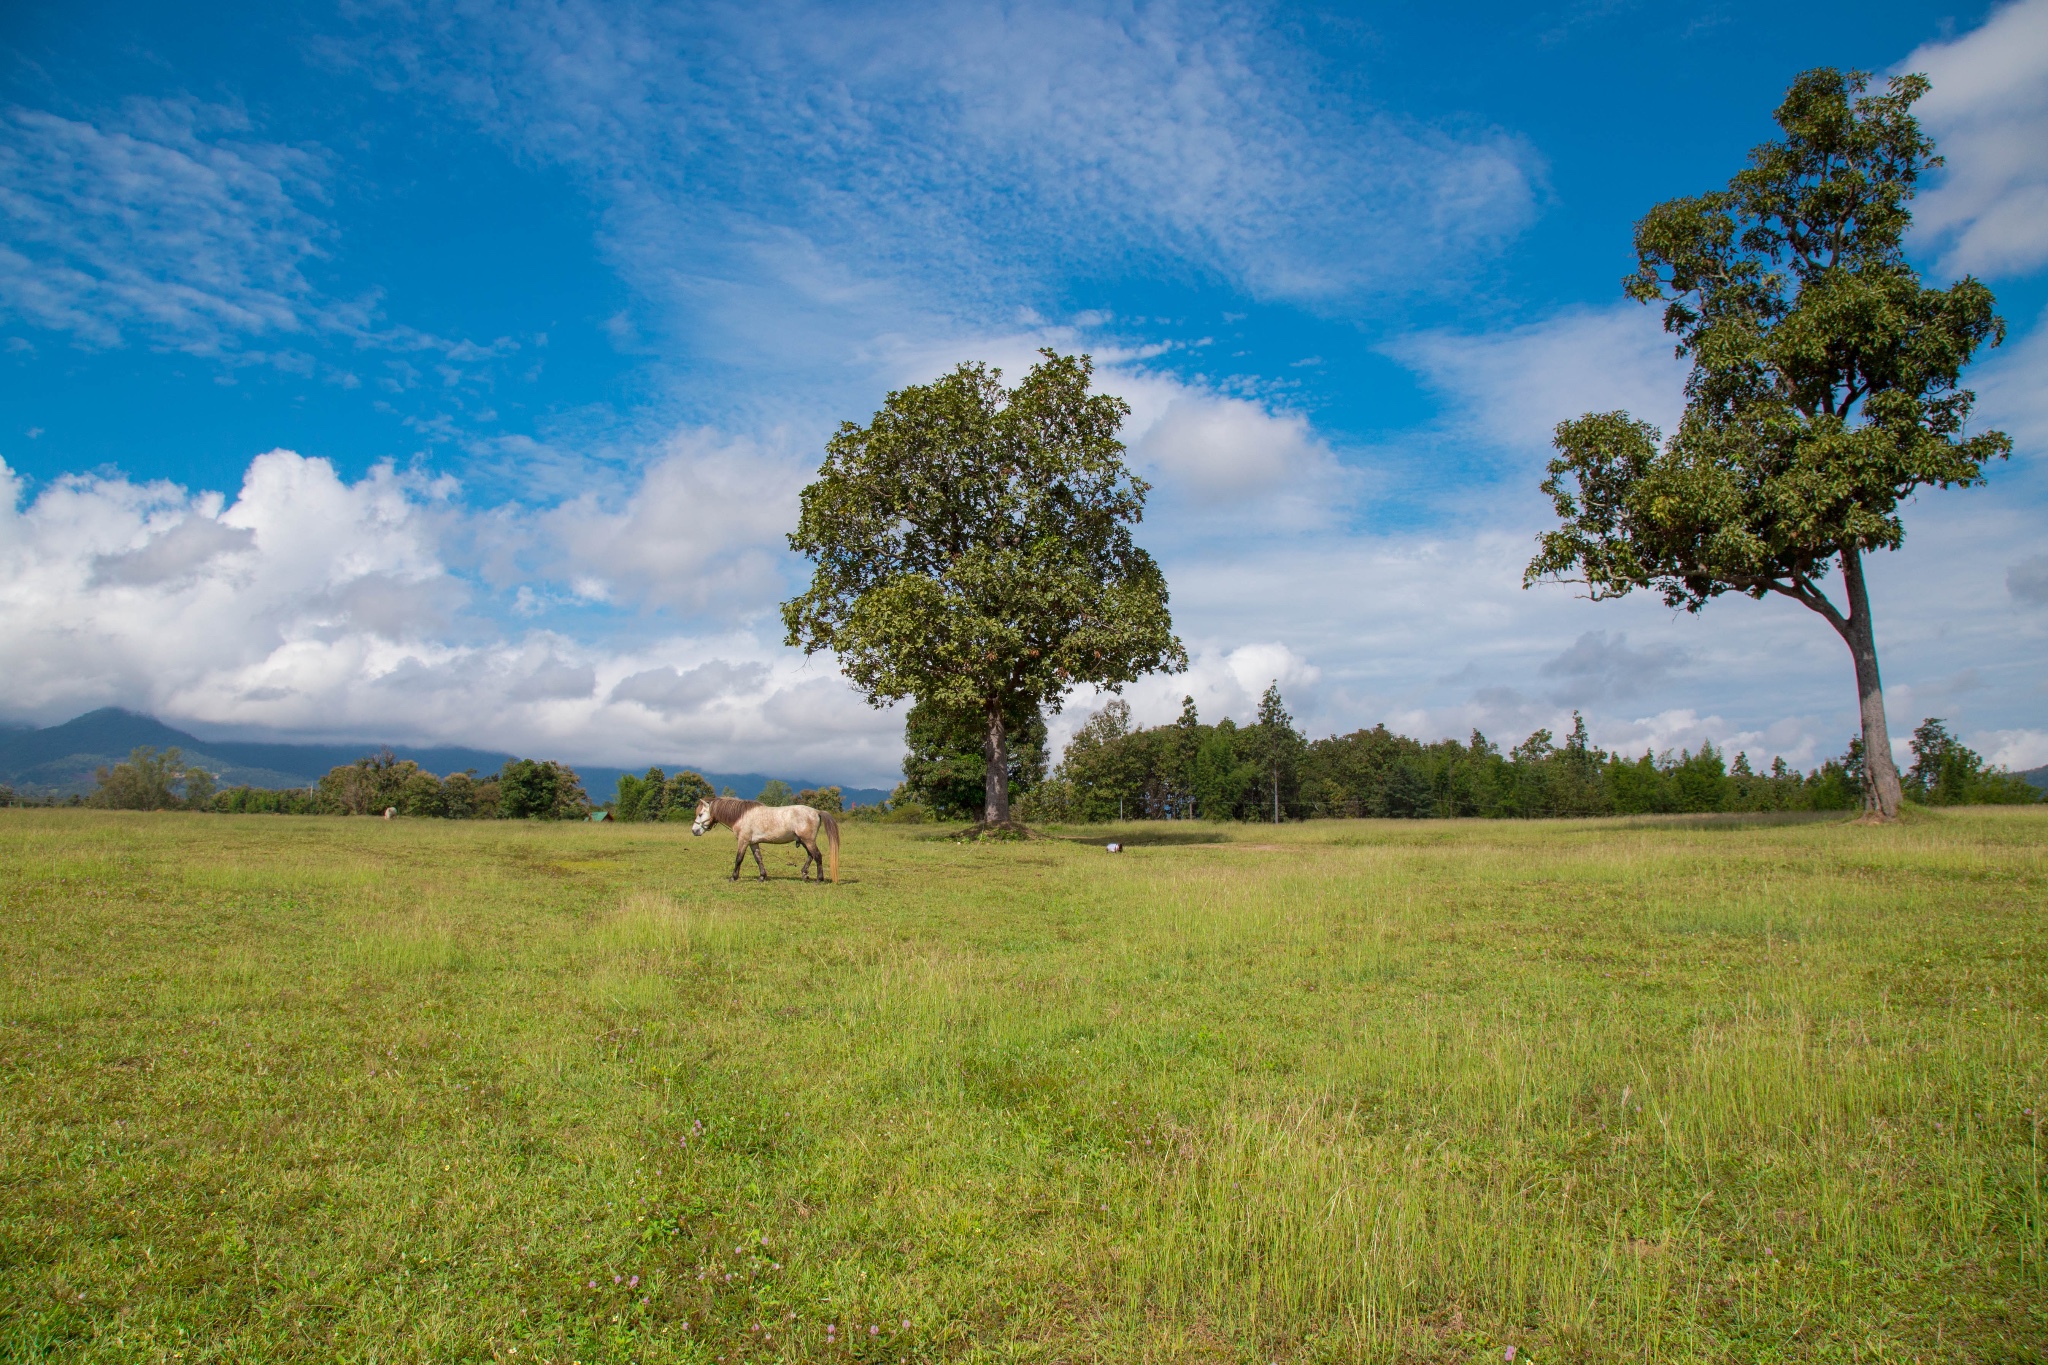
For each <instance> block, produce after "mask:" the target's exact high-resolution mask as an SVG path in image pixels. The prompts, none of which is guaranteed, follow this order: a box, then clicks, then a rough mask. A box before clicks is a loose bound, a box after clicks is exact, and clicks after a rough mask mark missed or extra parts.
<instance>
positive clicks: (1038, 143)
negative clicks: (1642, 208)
mask: <svg viewBox="0 0 2048 1365" xmlns="http://www.w3.org/2000/svg"><path fill="white" fill-rule="evenodd" d="M396 8H397V7H393V9H396ZM393 9H380V10H377V11H373V12H372V15H373V17H374V20H375V22H376V23H377V30H376V31H375V32H371V31H369V30H368V28H367V26H366V27H365V30H364V33H363V38H362V41H361V43H360V44H359V45H358V46H357V47H355V48H353V49H344V48H335V49H333V52H334V54H335V59H336V60H337V61H339V62H344V63H356V64H358V65H360V67H361V68H362V69H363V70H364V71H366V72H368V73H369V74H370V75H372V77H373V78H375V79H379V80H385V81H396V82H403V83H405V84H408V85H410V86H412V87H414V88H417V89H421V90H425V91H430V92H432V93H434V94H435V95H436V96H438V97H439V98H441V99H443V100H445V101H447V102H448V103H450V104H452V106H453V107H454V108H456V109H457V110H458V111H459V112H460V113H461V114H462V115H464V116H466V117H468V118H470V119H472V120H473V121H475V122H476V123H477V124H479V125H480V126H482V127H484V128H486V129H487V130H489V131H490V132H492V133H493V134H494V135H496V136H498V137H500V138H502V139H504V140H505V141H506V142H507V143H509V144H510V145H512V146H514V147H516V148H517V149H518V150H519V152H520V153H521V154H522V155H526V156H533V157H538V158H541V159H544V160H546V161H550V162H553V163H556V164H560V165H563V166H566V167H569V168H570V169H571V170H572V171H574V172H575V173H577V174H578V175H579V176H580V177H581V179H582V180H583V183H584V184H585V186H586V187H587V189H588V191H589V192H590V193H591V194H592V195H593V196H594V197H595V198H597V200H598V201H599V202H600V204H601V205H602V206H603V208H604V214H605V216H604V220H603V221H604V227H603V242H604V244H605V246H606V249H607V250H608V252H609V254H610V255H611V258H612V260H613V261H614V263H615V264H616V265H617V266H618V268H619V269H620V270H621V273H622V274H623V275H624V276H625V277H626V278H627V279H628V280H629V281H630V282H631V283H632V284H633V285H634V286H635V287H636V289H638V290H639V291H640V294H641V296H642V298H643V300H645V301H646V303H647V305H648V308H647V314H646V315H645V316H640V317H635V318H627V319H620V320H619V321H620V323H621V330H622V331H628V332H633V333H635V334H637V335H650V334H655V333H660V334H665V335H667V336H670V337H680V338H682V339H683V340H684V341H685V343H686V344H687V345H689V346H690V348H691V350H692V351H693V352H694V356H693V362H694V364H695V365H697V366H698V367H709V368H711V369H714V370H718V369H723V368H725V367H731V369H732V372H733V373H735V374H740V373H745V374H748V375H749V376H750V377H751V378H752V380H753V381H754V382H753V383H752V384H749V385H745V386H740V387H742V388H744V389H745V390H746V392H745V393H744V394H739V393H735V394H731V395H728V397H729V399H730V401H732V402H733V403H735V404H738V403H744V402H747V401H749V396H750V395H752V394H757V393H758V392H759V387H760V379H761V377H762V375H763V373H765V372H772V373H775V374H778V375H781V376H784V377H786V378H792V377H797V376H801V377H803V379H804V381H805V382H804V384H803V386H802V387H803V388H805V389H807V390H808V391H809V393H810V395H811V397H812V401H820V402H821V404H822V405H823V407H824V410H825V411H827V412H829V411H831V402H830V397H831V395H829V394H822V393H821V391H822V390H824V389H825V388H826V387H827V386H828V385H829V386H830V388H831V389H832V390H833V392H834V393H840V394H843V393H844V392H846V388H845V387H844V386H846V385H847V382H848V380H849V378H854V379H859V378H864V377H865V375H858V374H853V373H851V372H852V371H865V372H866V374H867V375H871V374H874V373H876V372H879V371H880V370H882V369H884V368H885V367H886V362H887V358H888V356H889V355H890V354H891V353H892V352H894V351H896V350H897V349H899V348H900V347H901V346H903V345H905V344H907V345H909V346H911V347H913V348H916V347H921V346H923V345H924V344H925V343H927V342H929V341H931V340H933V339H937V338H941V337H945V336H949V335H957V334H958V333H960V332H961V331H963V330H965V331H968V332H972V333H975V334H985V333H987V332H989V331H991V330H999V329H1000V328H1001V327H1002V326H1003V325H1004V324H1005V323H1007V322H1008V321H1010V320H1012V319H1014V318H1016V317H1017V316H1018V315H1019V313H1020V312H1021V311H1024V310H1028V309H1030V308H1031V307H1034V306H1038V307H1045V306H1047V304H1048V301H1049V300H1051V299H1053V298H1055V297H1058V296H1059V286H1058V282H1060V281H1064V280H1066V279H1069V278H1071V277H1072V275H1073V274H1074V272H1075V271H1076V270H1077V269H1079V270H1081V271H1084V272H1085V271H1086V270H1089V269H1097V268H1111V267H1114V268H1116V269H1123V268H1125V267H1126V266H1127V265H1128V264H1129V263H1130V262H1131V261H1132V260H1133V259H1134V258H1135V259H1137V260H1139V261H1144V260H1148V259H1149V260H1153V261H1161V260H1164V261H1170V262H1172V263H1173V268H1174V269H1176V270H1182V271H1185V270H1188V269H1193V270H1196V271H1199V272H1202V273H1204V274H1207V275H1213V276H1217V277H1221V278H1225V279H1228V280H1230V281H1232V282H1233V283H1235V284H1236V285H1238V286H1239V287H1240V288H1243V289H1245V290H1247V291H1249V292H1251V293H1253V294H1256V295H1259V296H1262V297H1268V298H1286V299H1304V300H1312V301H1322V300H1334V299H1339V298H1344V297H1348V296H1352V295H1355V294H1356V293H1358V292H1359V291H1371V290H1393V291H1401V292H1406V291H1409V290H1412V289H1415V288H1417V287H1418V285H1417V277H1416V275H1415V274H1414V272H1413V271H1412V270H1411V269H1409V268H1408V263H1409V262H1412V261H1413V260H1415V259H1418V258H1424V257H1426V258H1428V259H1430V260H1431V261H1433V262H1435V263H1437V265H1438V266H1439V267H1441V269H1442V271H1444V272H1446V273H1449V274H1451V275H1456V274H1458V273H1459V272H1460V271H1462V270H1464V269H1466V268H1468V267H1469V265H1470V263H1472V262H1473V261H1475V260H1477V259H1482V258H1484V257H1485V256H1487V255H1488V254H1490V253H1491V251H1492V250H1493V249H1494V248H1495V247H1496V245H1497V244H1498V243H1500V242H1501V241H1503V240H1504V239H1506V238H1508V237H1510V236H1512V235H1513V234H1514V233H1516V232H1517V231H1519V230H1520V229H1521V228H1522V227H1523V226H1524V225H1525V224H1526V223H1528V222H1529V221H1530V220H1531V219H1532V217H1533V215H1534V212H1535V208H1536V201H1537V198H1538V190H1537V183H1538V181H1539V180H1540V177H1541V173H1542V172H1541V167H1540V164H1539V160H1538V158H1537V157H1536V155H1535V154H1534V153H1533V151H1532V150H1531V149H1530V148H1529V147H1528V146H1527V145H1526V144H1525V143H1523V142H1522V141H1520V140H1519V139H1517V138H1515V137H1513V136H1512V135H1509V134H1507V133H1504V132H1502V131H1499V130H1495V129H1488V128H1483V127H1474V126H1472V125H1470V124H1461V125H1458V126H1456V127H1452V126H1448V125H1446V126H1440V127H1439V126H1430V125H1427V124H1424V123H1420V122H1417V121H1413V120H1403V119H1397V118H1394V117H1391V116H1388V115H1386V114H1384V113H1382V112H1380V111H1378V110H1376V109H1374V108H1371V107H1370V106H1367V105H1365V104H1362V103H1361V102H1360V101H1359V99H1358V98H1357V97H1356V96H1355V95H1354V94H1353V93H1352V92H1349V91H1346V90H1343V89H1339V88H1333V87H1332V86H1330V85H1329V84H1328V83H1327V82H1326V81H1325V80H1323V79H1322V78H1321V77H1320V76H1319V74H1318V72H1317V71H1316V69H1315V63H1314V60H1313V57H1312V56H1311V54H1309V53H1307V52H1305V51H1303V50H1302V49H1300V48H1299V47H1298V46H1296V45H1294V43H1293V42H1292V40H1291V38H1290V37H1289V35H1288V34H1287V32H1286V30H1285V29H1283V28H1280V27H1276V26H1273V25H1270V24H1262V23H1258V22H1255V21H1253V20H1252V19H1250V18H1249V17H1247V16H1245V15H1243V14H1241V13H1239V12H1237V11H1233V10H1229V9H1225V8H1221V7H1215V6H1211V5H1207V4H1202V3H1196V4H1186V5H1182V4H1139V5H1136V6H1131V7H1126V8H1123V9H1120V10H1117V11H1114V12H1108V13H1106V12H1104V11H1102V10H1101V9H1100V8H1099V7H1095V6H1089V5H1074V4H1056V5H1038V6H1006V5H1000V4H994V3H973V2H963V0H927V2H925V3H914V4H910V5H894V6H844V5H822V4H804V3H779V4H769V5H767V6H765V7H763V6H754V7H748V8H731V7H728V8H722V9H721V8H707V7H703V6H694V7H692V6H683V7H666V8H660V9H653V8H642V7H634V6H611V5H597V4H591V3H584V2H583V0H565V2H564V3H557V4H552V5H548V6H544V7H496V8H490V7H484V8H477V7H470V6H462V5H456V4H437V3H428V4H425V5H422V6H420V7H418V8H417V9H414V8H410V7H407V8H403V9H398V10H397V14H396V15H394V13H393ZM1435 278H1436V276H1435V275H1433V276H1432V280H1434V279H1435ZM1429 287H1434V285H1432V286H1429ZM920 377H924V376H920ZM795 387H796V386H795V385H790V386H787V387H786V388H785V390H784V391H791V390H793V389H794V388H795Z"/></svg>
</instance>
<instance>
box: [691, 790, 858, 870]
mask: <svg viewBox="0 0 2048 1365" xmlns="http://www.w3.org/2000/svg"><path fill="white" fill-rule="evenodd" d="M713 825H724V826H725V827H726V828H727V829H729V830H731V831H732V832H733V835H734V836H735V837H736V838H737V839H738V840H739V849H738V851H737V852H735V853H734V854H733V855H732V880H733V881H738V880H739V879H740V867H741V865H742V864H744V863H745V862H746V861H747V854H748V852H749V851H751V852H752V853H753V855H754V866H755V867H758V868H760V869H761V880H762V881H764V882H765V881H767V880H768V866H767V864H765V863H763V862H762V861H761V845H763V844H787V843H797V844H801V845H803V850H804V870H803V878H804V880H805V881H809V880H810V879H811V864H813V863H816V864H817V865H818V880H819V881H821V882H822V881H824V880H825V860H824V859H823V858H821V857H819V856H818V831H819V829H821V828H822V829H823V830H824V831H825V841H826V843H827V844H828V845H829V846H830V848H831V850H832V880H833V881H834V882H837V881H838V880H839V822H838V821H837V820H834V819H833V818H832V817H831V816H829V815H827V814H825V812H823V811H821V810H812V809H811V808H810V807H809V806H764V805H762V804H761V803H760V802H759V801H742V800H740V799H739V798H738V797H734V796H715V797H710V798H708V799H706V800H703V801H699V802H698V803H697V818H696V820H695V821H693V822H692V823H691V825H690V833H692V834H702V833H703V832H704V831H705V830H708V829H710V828H711V827H712V826H713Z"/></svg>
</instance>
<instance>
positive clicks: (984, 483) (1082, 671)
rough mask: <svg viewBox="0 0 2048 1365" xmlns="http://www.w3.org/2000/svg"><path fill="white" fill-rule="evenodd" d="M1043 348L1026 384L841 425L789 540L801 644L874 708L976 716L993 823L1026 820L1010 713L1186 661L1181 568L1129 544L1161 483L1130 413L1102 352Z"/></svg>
mask: <svg viewBox="0 0 2048 1365" xmlns="http://www.w3.org/2000/svg"><path fill="white" fill-rule="evenodd" d="M1042 354H1043V355H1044V357H1045V358H1044V360H1042V361H1041V362H1040V363H1039V364H1037V365H1035V366H1033V367H1032V369H1031V372H1030V373H1029V374H1028V375H1026V376H1025V377H1024V381H1023V382H1022V383H1021V384H1019V385H1018V386H1017V387H1016V388H1015V389H1006V388H1004V387H1003V384H1002V371H1000V370H993V369H989V368H987V367H985V366H983V365H979V364H963V365H961V366H960V367H959V368H958V369H956V370H954V371H953V372H952V373H951V374H949V375H946V376H944V377H943V378H940V379H937V380H934V381H933V382H932V383H929V384H919V385H913V386H912V387H910V388H906V389H901V390H898V391H897V392H895V393H891V394H890V395H889V396H888V399H887V400H886V401H885V402H884V403H883V405H882V409H881V411H879V412H877V413H876V414H875V416H874V420H873V421H871V422H870V423H869V424H868V425H867V426H864V427H862V426H856V425H854V424H853V423H851V422H847V423H844V424H843V425H841V427H840V428H839V433H838V434H837V435H836V436H834V437H833V438H832V440H831V441H830V442H829V443H828V444H827V446H826V459H825V463H824V466H823V467H822V468H821V469H820V470H819V476H818V479H817V481H816V482H814V483H812V484H811V485H810V487H808V488H806V489H805V490H804V492H803V511H802V514H801V516H800V517H799V519H798V522H797V529H796V531H795V532H794V533H792V534H791V536H790V537H789V543H790V548H792V549H794V550H797V551H799V552H800V553H802V554H805V555H807V556H809V557H810V558H811V559H812V560H813V561H814V562H815V563H816V565H817V568H816V570H815V572H814V573H813V575H812V578H811V586H810V590H809V591H808V592H806V593H805V594H804V595H803V596H801V597H798V598H795V599H794V600H792V601H789V602H785V603H784V604H783V607H782V619H783V623H784V625H785V626H787V627H788V631H789V636H788V643H790V644H792V645H800V646H802V647H803V650H804V652H805V653H806V654H809V653H814V652H816V651H818V650H831V651H833V652H834V653H836V654H837V655H838V656H839V662H840V667H841V668H842V669H843V670H844V671H845V673H846V676H847V677H848V678H849V679H850V680H851V681H852V682H853V684H854V685H855V686H856V687H858V688H859V689H860V690H861V691H862V692H864V693H865V694H866V695H867V699H868V701H869V702H870V703H871V704H873V705H876V706H881V705H884V704H886V703H888V702H891V701H897V700H900V699H902V698H904V697H915V698H917V699H918V701H919V702H932V703H937V704H938V705H940V706H942V707H948V708H964V709H968V710H971V711H972V712H973V713H974V714H976V715H978V716H979V717H980V718H981V722H982V735H983V756H984V760H985V765H986V766H985V768H984V772H983V779H984V791H983V809H982V818H983V819H984V820H985V821H987V822H988V823H991V824H995V823H1001V822H1006V821H1008V820H1009V818H1010V793H1009V783H1008V776H1009V771H1010V763H1009V756H1008V731H1007V726H1006V723H1005V718H1006V717H1008V716H1011V715H1015V714H1017V713H1018V712H1019V711H1020V710H1024V709H1026V708H1030V707H1038V708H1050V709H1051V710H1054V711H1057V710H1059V707H1060V702H1061V699H1062V698H1063V697H1064V696H1065V694H1066V691H1067V689H1068V688H1070V687H1073V686H1075V685H1077V684H1081V683H1092V684H1094V685H1095V686H1097V687H1100V688H1103V689H1105V690H1108V691H1111V692H1114V691H1117V690H1119V689H1120V688H1121V687H1122V686H1123V684H1125V683H1128V682H1132V681H1134V680H1135V679H1137V678H1138V677H1139V676H1141V675H1143V674H1145V673H1149V672H1153V671H1155V670H1159V669H1166V670H1169V671H1179V670H1180V669H1182V668H1185V667H1186V666H1187V653H1186V651H1185V650H1184V649H1183V648H1182V647H1181V643H1180V641H1179V639H1177V638H1176V637H1175V636H1174V633H1173V621H1172V618H1171V616H1170V615H1169V614H1168V612H1167V607H1166V577H1165V575H1163V574H1162V573H1160V571H1159V566H1158V565H1157V564H1155V563H1153V561H1152V558H1151V556H1150V555H1148V554H1146V553H1145V552H1144V551H1143V550H1141V549H1139V548H1138V546H1137V545H1136V543H1135V542H1134V541H1133V540H1132V538H1131V527H1132V526H1133V525H1135V524H1136V523H1137V522H1138V521H1139V520H1141V519H1142V517H1143V513H1144V507H1145V493H1146V491H1147V485H1146V484H1145V482H1144V481H1143V480H1142V479H1139V478H1137V477H1135V476H1134V475H1132V473H1131V472H1130V470H1129V469H1127V468H1126V467H1125V465H1124V460H1123V452H1124V447H1123V443H1122V442H1121V441H1119V440H1118V439H1117V429H1118V428H1119V427H1120V426H1121V425H1122V424H1123V420H1124V418H1125V417H1126V416H1128V415H1129V413H1130V407H1129V405H1128V404H1126V403H1125V402H1124V401H1123V400H1122V399H1121V398H1117V397H1114V396H1112V395H1109V394H1090V393H1089V392H1088V387H1089V381H1090V376H1091V374H1092V373H1093V369H1092V366H1091V364H1090V361H1089V358H1088V357H1087V356H1080V357H1075V356H1063V355H1059V354H1056V353H1055V352H1053V351H1050V350H1048V351H1044V352H1042Z"/></svg>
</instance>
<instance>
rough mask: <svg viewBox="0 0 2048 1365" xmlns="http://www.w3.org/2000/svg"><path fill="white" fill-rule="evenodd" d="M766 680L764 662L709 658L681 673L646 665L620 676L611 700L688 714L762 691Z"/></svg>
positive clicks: (667, 712)
mask: <svg viewBox="0 0 2048 1365" xmlns="http://www.w3.org/2000/svg"><path fill="white" fill-rule="evenodd" d="M767 682H768V666H767V665H766V664H762V663H743V664H731V663H727V662H726V661H725V660H723V659H713V660H712V661H711V662H710V663H705V664H699V665H697V667H695V668H692V669H689V670H687V671H685V672H677V671H676V670H675V669H673V668H649V669H645V670H643V671H641V672H639V673H634V674H631V675H630V676H628V677H625V678H621V679H620V680H619V681H618V683H617V684H616V685H615V686H614V687H613V688H612V700H613V701H631V702H638V703H639V704H640V705H642V706H644V707H646V708H647V709H648V710H650V711H658V712H661V713H663V714H669V715H674V714H688V713H690V712H693V711H700V710H702V709H703V708H704V707H705V706H707V705H709V704H710V703H712V702H715V701H719V700H721V699H723V698H726V697H734V696H739V697H746V696H747V695H748V694H750V693H757V692H762V691H765V690H766V685H767Z"/></svg>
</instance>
